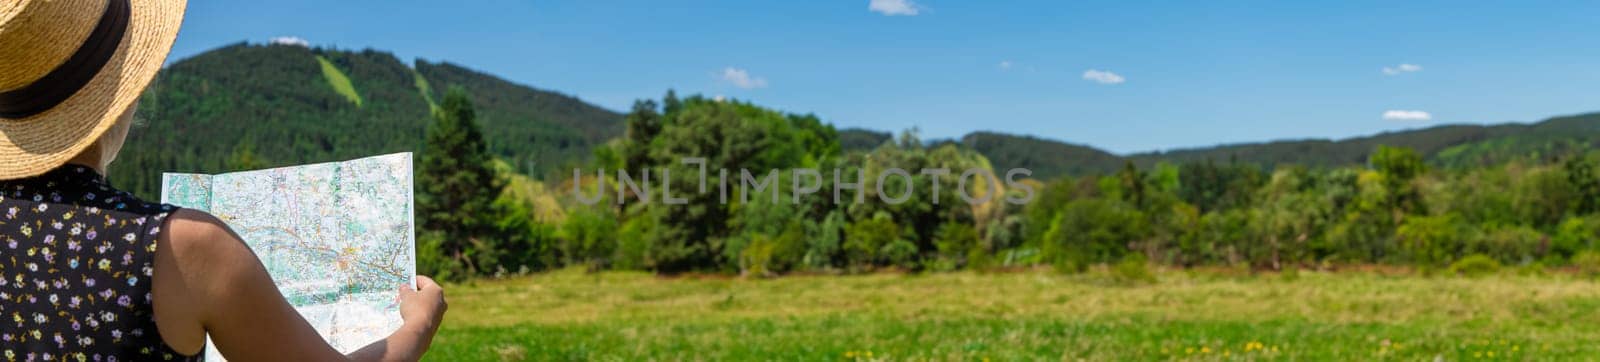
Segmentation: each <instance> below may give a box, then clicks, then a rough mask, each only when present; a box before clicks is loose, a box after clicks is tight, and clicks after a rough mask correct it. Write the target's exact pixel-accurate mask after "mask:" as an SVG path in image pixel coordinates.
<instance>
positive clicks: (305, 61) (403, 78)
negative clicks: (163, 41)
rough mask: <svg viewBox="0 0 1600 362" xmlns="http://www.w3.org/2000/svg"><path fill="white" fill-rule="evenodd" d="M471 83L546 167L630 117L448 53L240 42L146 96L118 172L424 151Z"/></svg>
mask: <svg viewBox="0 0 1600 362" xmlns="http://www.w3.org/2000/svg"><path fill="white" fill-rule="evenodd" d="M452 86H460V87H463V88H465V89H466V90H467V92H468V93H469V94H470V96H471V97H472V100H473V103H474V104H475V105H476V107H477V113H478V120H479V122H480V123H481V124H482V126H483V127H484V129H486V130H489V131H488V132H485V135H486V136H487V138H488V141H489V143H490V148H491V150H492V151H493V153H494V154H496V155H497V156H499V157H502V158H504V159H506V160H507V161H508V162H510V163H511V164H513V165H515V167H517V168H518V169H520V170H521V171H524V172H527V173H530V174H536V175H537V174H541V173H544V172H546V171H550V170H555V169H559V168H560V167H561V166H565V165H567V164H571V163H574V162H581V161H583V160H585V159H587V158H588V157H590V155H591V153H590V150H591V149H592V147H593V146H594V145H596V144H599V143H601V142H604V141H605V140H607V139H611V138H614V137H617V136H620V135H621V134H622V115H621V114H618V113H616V112H612V111H610V110H606V109H604V108H600V107H598V106H595V105H592V104H589V103H585V102H583V101H582V100H579V99H577V98H575V97H572V96H567V95H563V94H558V93H554V92H551V91H545V90H539V89H535V88H531V87H528V86H524V85H519V84H515V83H511V82H508V81H505V80H503V79H499V78H496V77H494V76H490V75H487V74H483V73H480V72H476V71H472V70H469V69H467V68H464V67H460V66H456V65H452V64H448V63H432V62H428V61H420V60H419V61H417V62H416V63H415V64H414V66H408V65H406V64H405V63H403V62H401V61H400V59H398V58H396V57H395V56H394V55H393V54H390V53H386V52H379V51H372V50H367V51H360V52H352V51H342V50H333V49H325V48H306V47H300V46H287V45H251V44H244V43H240V44H235V45H231V46H226V47H222V48H219V49H216V50H213V51H210V52H206V53H203V54H200V55H197V56H194V57H191V58H188V59H184V60H180V61H177V62H175V63H173V64H171V65H170V66H168V67H167V69H165V70H163V71H162V73H161V75H159V76H158V77H157V79H156V81H155V82H154V83H153V84H152V86H151V87H150V89H149V90H147V91H146V93H145V96H144V98H143V99H142V100H141V102H140V108H139V116H138V119H137V121H136V123H135V127H134V130H133V134H132V136H130V137H129V139H128V144H127V146H126V147H125V148H124V150H123V152H122V154H121V155H120V156H119V158H118V161H117V162H116V164H115V165H114V166H113V167H112V170H111V178H112V179H113V180H115V181H116V182H117V183H118V185H120V186H122V187H124V188H129V189H131V190H133V191H134V192H136V193H138V194H139V195H141V196H145V197H151V198H154V197H156V196H157V190H156V189H157V188H158V186H159V183H160V173H161V172H163V171H167V172H173V171H176V172H205V173H214V172H224V171H229V170H239V169H253V168H261V167H272V166H282V165H291V164H304V163H312V162H324V161H333V160H342V159H349V158H356V157H362V156H369V155H375V154H382V153H389V152H402V151H420V148H421V145H422V140H423V134H424V132H425V130H426V127H427V125H428V123H429V120H430V109H431V108H432V107H433V106H434V105H433V103H434V100H435V99H438V98H439V97H440V96H442V95H443V94H444V91H445V90H446V89H448V88H449V87H452Z"/></svg>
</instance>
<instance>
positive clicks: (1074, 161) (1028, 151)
mask: <svg viewBox="0 0 1600 362" xmlns="http://www.w3.org/2000/svg"><path fill="white" fill-rule="evenodd" d="M963 140H964V141H965V142H963V143H965V144H966V145H967V146H970V147H973V148H974V149H976V150H977V151H978V152H980V153H982V154H983V155H984V156H987V157H988V158H989V160H990V161H991V162H992V163H993V164H994V166H995V168H996V169H1008V168H1012V167H1026V168H1029V169H1031V170H1033V172H1034V176H1035V177H1049V176H1054V175H1086V174H1109V173H1112V172H1116V171H1117V169H1118V168H1121V167H1122V163H1123V162H1124V160H1130V161H1133V162H1134V163H1135V164H1136V165H1139V166H1140V167H1150V166H1152V165H1154V164H1156V163H1158V162H1163V161H1165V162H1171V163H1174V164H1182V163H1187V162H1200V161H1206V160H1210V161H1212V162H1217V163H1230V162H1239V163H1245V164H1252V165H1257V166H1261V167H1267V168H1270V167H1273V166H1276V165H1282V164H1297V165H1303V166H1310V167H1334V166H1348V165H1359V164H1362V163H1365V162H1366V161H1367V156H1368V155H1369V154H1370V153H1371V152H1372V151H1373V150H1374V149H1376V148H1377V146H1378V145H1388V146H1399V147H1409V148H1412V149H1415V150H1417V152H1419V153H1421V154H1422V155H1423V156H1424V157H1425V158H1426V159H1427V161H1428V162H1429V163H1430V164H1433V165H1434V166H1437V167H1445V168H1460V167H1475V166H1483V165H1492V164H1498V163H1503V162H1506V161H1511V160H1514V159H1531V160H1545V161H1549V160H1552V159H1556V158H1561V157H1565V156H1567V155H1569V154H1571V153H1572V152H1574V151H1582V150H1586V149H1589V148H1591V147H1595V146H1600V113H1591V114H1582V115H1575V116H1563V117H1555V118H1550V119H1547V120H1544V121H1542V122H1538V123H1533V124H1515V123H1508V124H1499V125H1488V126H1483V125H1444V126H1436V127H1429V128H1423V129H1417V130H1407V131H1397V132H1385V133H1381V134H1377V135H1372V136H1365V137H1355V138H1348V139H1342V140H1328V139H1306V140H1286V141H1273V142H1264V143H1247V144H1233V145H1220V146H1212V147H1202V148H1191V149H1180V150H1174V151H1166V152H1147V153H1138V154H1133V155H1127V156H1117V155H1113V154H1110V153H1107V152H1105V151H1101V150H1098V149H1095V148H1092V147H1089V146H1082V145H1074V144H1069V143H1065V142H1060V141H1054V140H1048V139H1040V138H1035V137H1031V136H1016V135H1008V134H1001V133H993V132H976V133H973V134H969V135H967V136H966V137H965V138H963Z"/></svg>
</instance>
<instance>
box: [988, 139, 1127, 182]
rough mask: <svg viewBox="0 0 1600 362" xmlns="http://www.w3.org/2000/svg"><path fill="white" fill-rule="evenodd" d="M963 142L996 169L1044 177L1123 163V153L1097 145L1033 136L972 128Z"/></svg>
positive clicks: (1101, 170)
mask: <svg viewBox="0 0 1600 362" xmlns="http://www.w3.org/2000/svg"><path fill="white" fill-rule="evenodd" d="M961 144H963V145H965V146H967V147H970V148H972V149H973V150H976V151H978V153H981V154H983V156H984V157H988V158H989V161H990V162H992V164H993V165H994V166H995V169H996V170H1007V169H1011V168H1019V167H1020V168H1026V169H1029V170H1031V171H1033V177H1035V178H1041V179H1048V178H1054V177H1058V176H1064V175H1085V174H1092V173H1099V174H1104V173H1109V172H1112V171H1115V170H1116V169H1117V168H1118V167H1122V163H1123V161H1122V158H1121V157H1117V155H1113V154H1111V153H1109V152H1106V151H1102V150H1100V149H1098V148H1094V147H1089V146H1083V145H1074V144H1069V143H1065V142H1060V141H1053V140H1047V139H1041V138H1036V137H1032V136H1013V135H1007V134H1001V133H994V132H973V133H971V134H968V135H966V137H962V138H961Z"/></svg>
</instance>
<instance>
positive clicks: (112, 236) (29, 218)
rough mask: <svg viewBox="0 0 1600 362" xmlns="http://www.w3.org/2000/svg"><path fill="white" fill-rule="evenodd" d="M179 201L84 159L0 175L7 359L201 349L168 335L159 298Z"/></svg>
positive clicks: (122, 357) (0, 354)
mask: <svg viewBox="0 0 1600 362" xmlns="http://www.w3.org/2000/svg"><path fill="white" fill-rule="evenodd" d="M173 210H176V208H175V207H173V206H171V205H161V204H154V203H148V202H144V201H140V200H139V199H137V198H134V197H133V195H131V194H129V193H126V192H122V191H117V190H116V189H113V188H111V186H110V185H108V184H106V182H105V179H104V178H103V177H101V176H100V175H99V174H97V173H95V171H94V170H93V169H90V168H88V167H83V166H77V165H66V166H62V167H61V168H58V169H56V170H53V171H50V172H49V173H46V174H44V175H40V176H36V177H31V178H26V179H19V180H7V181H0V361H151V360H155V361H164V360H200V359H202V358H203V356H204V353H200V354H197V355H195V356H186V355H184V354H182V353H178V352H176V351H174V350H173V349H172V348H171V347H169V346H167V345H166V343H164V342H162V340H161V334H160V333H159V332H158V331H157V330H156V322H155V313H154V308H153V307H152V304H151V300H150V290H151V280H152V279H153V278H151V276H152V274H153V273H154V267H155V266H154V261H155V252H156V238H157V236H159V235H160V234H161V225H162V221H163V220H164V219H165V218H166V216H167V215H168V214H170V213H171V212H172V211H173Z"/></svg>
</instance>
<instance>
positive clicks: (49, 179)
mask: <svg viewBox="0 0 1600 362" xmlns="http://www.w3.org/2000/svg"><path fill="white" fill-rule="evenodd" d="M185 5H186V4H185V2H184V1H182V0H48V1H47V0H9V1H3V2H0V361H11V360H17V361H23V360H58V361H117V360H121V361H142V360H177V359H182V360H192V359H200V358H201V357H200V356H202V355H203V353H202V352H203V350H204V348H205V336H206V334H210V335H211V337H212V340H213V341H214V342H215V346H214V347H215V348H217V349H218V350H219V351H220V352H221V353H222V354H223V355H224V356H226V357H227V358H229V359H230V360H235V361H245V360H275V361H326V360H343V359H347V358H348V359H352V360H416V359H418V358H420V357H421V355H422V354H423V352H425V351H426V350H427V347H428V344H429V342H430V340H431V339H432V338H433V334H434V332H435V331H436V330H437V328H438V326H439V322H440V318H441V317H442V316H443V315H444V310H445V303H444V294H443V291H442V290H441V289H440V288H439V285H438V284H436V283H434V282H433V281H432V280H430V279H428V278H426V277H417V287H418V290H413V289H411V288H409V287H406V286H401V287H399V288H398V289H400V291H399V299H400V314H401V317H402V318H403V319H404V320H405V323H404V326H403V327H401V328H400V329H399V330H398V331H395V332H394V334H392V335H390V336H389V337H388V338H386V339H384V340H381V341H377V342H375V343H373V344H371V345H369V346H367V347H366V348H363V349H361V350H359V351H357V352H354V353H352V354H350V355H349V356H344V355H340V354H339V352H337V351H335V350H334V349H333V348H332V347H330V346H328V344H327V343H326V342H325V341H323V340H322V338H321V337H319V336H318V334H317V333H316V331H314V330H313V329H312V328H311V326H310V325H309V324H307V323H306V321H305V320H304V319H302V318H301V317H300V316H299V315H298V314H297V313H295V311H294V309H293V308H291V307H290V306H289V304H288V302H286V301H285V300H284V298H283V296H282V295H281V294H279V293H278V291H277V287H275V286H274V285H273V283H272V279H271V278H270V277H269V276H268V275H267V272H266V269H265V268H263V267H262V265H261V261H260V260H258V259H256V257H255V255H254V254H253V253H252V252H251V251H250V249H248V248H247V247H245V244H244V243H243V242H242V241H240V240H239V237H238V235H235V234H234V233H233V232H232V231H231V230H229V229H228V226H227V225H225V224H223V223H222V222H221V221H219V220H217V218H215V217H212V216H211V215H207V214H206V213H203V212H198V211H193V210H185V209H177V208H175V207H172V206H170V205H159V204H154V203H149V202H145V201H142V200H139V199H136V198H134V197H133V196H132V195H130V194H128V193H125V192H121V191H117V190H116V189H114V188H112V187H111V186H110V185H108V184H106V183H105V181H104V178H103V177H102V176H101V175H104V174H105V170H106V165H107V164H109V163H110V162H111V161H112V160H113V159H114V158H116V154H117V151H118V150H120V148H121V147H122V141H123V139H124V137H126V136H127V132H128V128H129V124H130V122H131V119H132V115H133V104H134V103H135V101H136V100H137V98H138V96H139V94H140V93H141V92H143V90H144V88H145V87H146V86H147V85H148V84H149V83H150V80H151V79H152V78H153V77H154V76H155V74H156V72H157V71H159V70H160V68H161V66H162V63H163V62H164V61H165V59H166V56H167V52H168V51H169V50H170V48H171V46H172V42H173V39H175V38H176V37H177V33H178V25H179V24H180V23H181V22H182V18H183V12H184V8H185Z"/></svg>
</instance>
